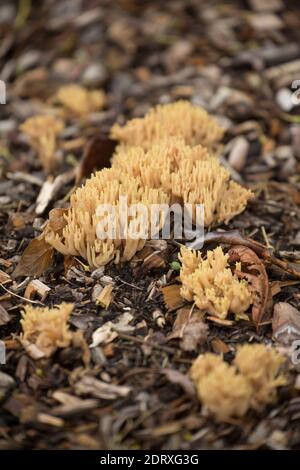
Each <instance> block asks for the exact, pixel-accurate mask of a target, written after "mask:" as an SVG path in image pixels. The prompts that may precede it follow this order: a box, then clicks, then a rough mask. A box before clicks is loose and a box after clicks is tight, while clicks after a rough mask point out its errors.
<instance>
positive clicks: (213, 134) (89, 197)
mask: <svg viewBox="0 0 300 470" xmlns="http://www.w3.org/2000/svg"><path fill="white" fill-rule="evenodd" d="M111 135H112V137H114V138H115V139H118V140H119V141H120V144H119V146H118V147H117V149H116V152H115V154H114V155H113V158H112V167H111V168H110V169H104V170H102V171H99V172H97V173H95V174H94V175H93V176H92V177H91V178H90V179H89V180H88V181H87V182H86V183H85V185H84V186H83V187H81V188H79V189H77V191H76V192H75V193H74V194H73V195H72V197H71V204H70V209H69V211H68V213H67V214H66V216H65V219H66V225H65V227H64V229H63V231H62V232H61V233H59V234H58V233H54V232H53V233H51V232H48V233H47V242H48V243H49V244H51V245H52V246H53V247H55V248H56V249H57V250H58V251H59V252H61V253H63V254H66V255H79V256H82V257H83V258H85V259H86V260H87V261H88V263H89V264H90V266H91V267H98V266H101V265H105V264H107V263H108V262H109V261H111V260H114V261H115V262H118V261H120V260H124V261H125V260H129V259H131V258H132V257H133V256H134V254H135V253H136V252H137V251H139V250H140V249H141V248H142V247H143V246H144V244H145V242H146V240H147V239H148V238H149V236H150V235H149V233H148V231H147V230H144V232H143V230H141V235H140V237H139V238H138V239H137V238H135V239H133V238H131V237H130V236H129V237H127V239H126V240H124V239H122V237H121V238H120V237H119V232H118V230H117V231H116V233H115V235H114V236H107V237H106V238H104V239H99V237H98V236H97V230H96V227H97V224H98V223H99V221H100V222H101V217H100V216H99V215H97V213H96V210H97V207H98V206H99V205H101V204H105V203H110V204H112V205H114V206H115V208H116V209H118V207H119V197H120V196H122V195H124V196H127V198H128V204H130V203H143V204H144V205H145V206H146V207H147V210H149V211H150V210H151V205H152V204H156V203H166V204H168V203H172V202H180V203H182V204H183V203H190V204H194V205H195V204H200V203H203V204H204V217H205V225H206V226H211V225H214V224H217V223H227V222H228V221H229V220H230V219H231V218H232V217H234V216H235V215H236V214H238V213H240V212H241V211H243V210H244V208H245V207H246V204H247V201H248V199H249V198H250V197H251V196H252V193H251V192H250V191H248V190H247V189H245V188H243V187H242V186H240V185H239V184H237V183H235V182H233V181H230V175H229V173H228V171H227V170H226V169H225V168H224V167H223V166H221V165H220V163H219V161H218V158H217V157H216V156H215V155H214V154H213V153H211V152H213V150H212V149H213V148H214V146H215V145H217V144H218V142H219V141H220V139H221V137H222V135H223V131H222V129H221V128H220V126H219V125H218V124H217V122H216V121H215V119H213V118H212V117H210V116H209V115H208V114H207V113H206V111H204V110H202V109H201V108H199V107H197V106H193V105H191V104H190V103H188V102H184V101H179V102H177V103H174V104H169V105H165V106H157V107H156V108H154V109H152V110H150V111H149V113H148V114H146V116H145V117H144V118H141V119H133V120H131V121H129V122H128V123H127V124H126V125H125V126H124V127H120V126H119V125H117V124H115V125H114V126H113V127H112V130H111ZM206 147H207V148H206ZM124 223H125V224H127V225H128V226H126V227H123V229H125V230H126V231H127V232H128V230H129V233H130V225H135V226H136V225H141V224H142V222H141V221H139V222H137V221H136V220H133V219H132V220H130V219H129V220H128V221H127V222H123V224H124ZM141 228H142V227H141ZM245 302H246V300H245Z"/></svg>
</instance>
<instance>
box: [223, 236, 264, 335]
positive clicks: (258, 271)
mask: <svg viewBox="0 0 300 470" xmlns="http://www.w3.org/2000/svg"><path fill="white" fill-rule="evenodd" d="M228 254H229V263H230V264H233V263H236V262H241V264H242V269H241V271H238V270H237V269H234V273H235V274H236V275H237V276H238V277H239V278H242V279H246V280H247V281H248V282H249V287H250V289H251V290H252V291H253V293H254V302H253V306H252V320H253V322H254V323H255V325H256V328H257V329H259V328H260V326H261V325H262V324H263V323H265V322H267V321H268V320H269V319H270V317H271V305H272V296H271V290H270V288H269V279H268V275H267V273H266V270H265V267H264V265H263V263H262V261H261V260H260V259H259V258H258V256H257V255H256V253H255V252H254V251H253V250H251V249H250V248H248V247H245V246H242V245H237V246H234V247H232V248H230V250H229V251H228Z"/></svg>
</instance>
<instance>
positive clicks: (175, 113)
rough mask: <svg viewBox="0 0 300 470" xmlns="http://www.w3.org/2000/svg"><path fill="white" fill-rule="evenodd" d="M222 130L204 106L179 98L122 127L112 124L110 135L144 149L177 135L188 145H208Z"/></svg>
mask: <svg viewBox="0 0 300 470" xmlns="http://www.w3.org/2000/svg"><path fill="white" fill-rule="evenodd" d="M223 132H224V131H223V129H222V128H221V127H220V126H219V124H218V123H217V121H216V120H215V119H214V118H213V117H211V116H209V114H208V113H207V112H206V111H205V110H204V109H202V108H201V107H199V106H194V105H192V104H191V103H189V102H188V101H184V100H180V101H177V102H176V103H171V104H166V105H158V106H156V107H155V108H151V109H150V110H149V112H148V113H147V114H146V115H145V117H143V118H136V119H132V120H131V121H128V122H127V123H126V124H125V126H124V127H121V126H120V125H119V124H115V125H114V126H113V127H112V129H111V136H112V138H113V139H116V140H119V141H120V142H122V143H124V144H125V145H128V146H135V145H138V146H141V147H143V148H145V149H149V148H150V147H151V146H152V145H153V142H155V141H159V140H161V139H163V138H165V137H178V138H182V139H183V140H184V141H185V143H186V144H188V145H191V146H193V145H197V144H202V145H203V146H206V147H209V148H211V147H213V146H214V145H215V144H216V143H218V142H219V141H220V140H221V139H222V137H223Z"/></svg>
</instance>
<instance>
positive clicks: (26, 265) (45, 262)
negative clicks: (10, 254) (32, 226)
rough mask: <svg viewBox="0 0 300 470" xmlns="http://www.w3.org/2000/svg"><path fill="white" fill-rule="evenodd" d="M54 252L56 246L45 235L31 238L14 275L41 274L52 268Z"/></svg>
mask: <svg viewBox="0 0 300 470" xmlns="http://www.w3.org/2000/svg"><path fill="white" fill-rule="evenodd" d="M53 253H54V248H53V247H52V246H51V245H49V243H47V242H46V241H45V238H44V236H43V235H41V236H39V237H38V238H35V239H34V240H31V241H30V242H29V245H28V246H27V248H26V249H25V251H24V253H23V255H22V256H21V259H20V261H19V264H18V266H17V267H16V269H15V270H14V272H13V276H14V277H18V276H41V275H42V274H43V273H44V272H45V271H47V269H49V268H50V266H51V264H52V258H53Z"/></svg>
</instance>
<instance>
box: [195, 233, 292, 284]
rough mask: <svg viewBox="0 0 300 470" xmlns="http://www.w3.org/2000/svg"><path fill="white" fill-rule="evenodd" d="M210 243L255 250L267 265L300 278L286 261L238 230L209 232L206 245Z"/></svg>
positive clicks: (206, 236)
mask: <svg viewBox="0 0 300 470" xmlns="http://www.w3.org/2000/svg"><path fill="white" fill-rule="evenodd" d="M210 243H224V244H225V245H241V246H245V247H248V248H250V249H251V250H253V251H254V252H255V253H256V254H257V255H258V256H259V257H260V258H261V259H262V260H263V261H264V262H265V263H266V264H273V265H275V266H277V267H278V268H280V269H282V270H283V271H284V272H286V273H288V274H290V275H292V276H294V277H297V278H300V271H299V270H296V269H294V268H293V266H292V265H291V264H290V263H288V261H286V260H282V259H279V258H276V257H275V256H274V255H272V253H270V251H269V249H268V247H266V246H265V245H263V244H262V243H259V242H257V241H255V240H252V239H251V238H247V237H243V236H242V235H241V234H240V232H239V231H238V230H230V231H227V232H208V233H206V235H205V236H204V245H207V244H210Z"/></svg>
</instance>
